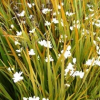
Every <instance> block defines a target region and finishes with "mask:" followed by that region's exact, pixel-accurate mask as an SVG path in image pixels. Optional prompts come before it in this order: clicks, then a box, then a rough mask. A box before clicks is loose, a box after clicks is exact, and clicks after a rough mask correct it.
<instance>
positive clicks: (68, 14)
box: [66, 11, 75, 16]
mask: <svg viewBox="0 0 100 100" xmlns="http://www.w3.org/2000/svg"><path fill="white" fill-rule="evenodd" d="M74 14H75V13H72V12H70V13H69V12H68V11H67V12H66V15H67V16H72V15H74Z"/></svg>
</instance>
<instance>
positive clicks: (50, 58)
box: [45, 55, 54, 62]
mask: <svg viewBox="0 0 100 100" xmlns="http://www.w3.org/2000/svg"><path fill="white" fill-rule="evenodd" d="M48 60H49V61H54V59H53V58H52V57H51V56H50V55H49V58H48V57H46V59H45V61H46V62H48Z"/></svg>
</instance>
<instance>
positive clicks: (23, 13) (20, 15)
mask: <svg viewBox="0 0 100 100" xmlns="http://www.w3.org/2000/svg"><path fill="white" fill-rule="evenodd" d="M17 15H18V16H19V17H24V16H25V11H24V10H23V11H22V12H21V13H20V14H17Z"/></svg>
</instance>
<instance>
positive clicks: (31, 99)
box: [28, 96, 40, 100]
mask: <svg viewBox="0 0 100 100" xmlns="http://www.w3.org/2000/svg"><path fill="white" fill-rule="evenodd" d="M39 99H40V98H39V97H35V96H34V97H33V98H32V97H29V99H28V100H39Z"/></svg>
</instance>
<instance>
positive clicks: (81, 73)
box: [72, 71, 84, 78]
mask: <svg viewBox="0 0 100 100" xmlns="http://www.w3.org/2000/svg"><path fill="white" fill-rule="evenodd" d="M72 76H73V77H75V76H79V77H80V78H83V77H84V72H82V71H80V72H79V71H75V72H74V73H73V75H72Z"/></svg>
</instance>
